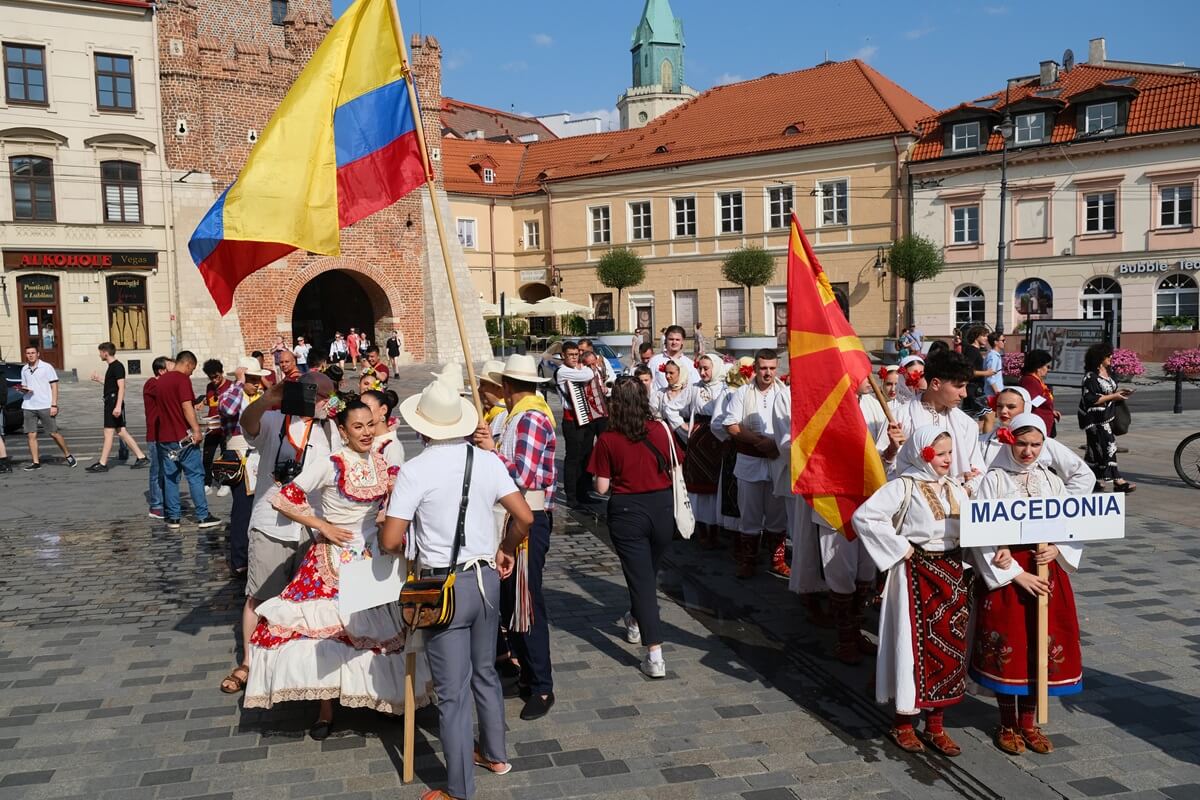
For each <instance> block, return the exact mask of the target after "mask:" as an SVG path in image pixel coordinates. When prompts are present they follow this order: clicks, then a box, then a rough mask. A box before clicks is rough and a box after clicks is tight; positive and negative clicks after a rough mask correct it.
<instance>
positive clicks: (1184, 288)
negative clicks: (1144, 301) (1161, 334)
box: [1154, 273, 1200, 328]
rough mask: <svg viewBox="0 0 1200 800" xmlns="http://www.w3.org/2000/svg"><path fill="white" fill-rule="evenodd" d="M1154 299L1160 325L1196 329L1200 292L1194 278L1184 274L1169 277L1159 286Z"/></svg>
mask: <svg viewBox="0 0 1200 800" xmlns="http://www.w3.org/2000/svg"><path fill="white" fill-rule="evenodd" d="M1154 299H1155V302H1156V304H1157V306H1158V311H1157V320H1158V323H1159V324H1160V325H1188V326H1190V327H1192V328H1194V327H1196V318H1197V317H1198V316H1200V290H1198V289H1197V288H1196V281H1195V279H1194V278H1192V277H1190V276H1188V275H1184V274H1182V273H1177V274H1175V275H1168V276H1167V277H1165V278H1163V280H1162V283H1160V284H1159V285H1158V291H1157V292H1155V293H1154Z"/></svg>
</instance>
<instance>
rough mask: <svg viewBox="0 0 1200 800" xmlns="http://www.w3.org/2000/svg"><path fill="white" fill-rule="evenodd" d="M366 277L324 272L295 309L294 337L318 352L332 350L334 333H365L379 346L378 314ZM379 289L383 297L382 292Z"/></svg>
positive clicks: (306, 288) (303, 292) (298, 299)
mask: <svg viewBox="0 0 1200 800" xmlns="http://www.w3.org/2000/svg"><path fill="white" fill-rule="evenodd" d="M369 280H370V279H369V278H366V277H364V276H362V275H359V274H356V273H352V272H349V271H348V270H340V269H336V270H330V271H329V272H323V273H321V274H320V275H318V276H317V277H315V278H313V279H312V280H311V281H309V282H308V283H306V284H305V285H304V288H303V289H301V290H300V294H299V296H297V297H296V305H295V307H294V308H293V310H292V337H293V338H295V337H297V336H303V337H304V338H305V340H306V341H308V342H309V343H311V344H312V346H313V347H314V348H316V349H317V351H318V352H321V351H324V352H328V351H329V343H330V342H331V341H333V335H334V333H336V332H338V331H340V332H341V333H342V335H346V334H349V333H350V329H351V328H354V329H356V330H358V331H360V332H362V331H365V332H366V334H367V336H368V337H369V338H370V339H371V341H372V342H373V343H375V344H378V342H375V323H376V321H377V320H378V311H377V309H376V308H375V307H374V305H373V304H372V302H371V297H370V294H369V293H368V291H367V288H366V287H364V285H363V282H364V281H369ZM373 288H375V289H376V290H377V291H378V292H379V293H380V294H382V290H379V289H378V287H373Z"/></svg>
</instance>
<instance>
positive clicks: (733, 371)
mask: <svg viewBox="0 0 1200 800" xmlns="http://www.w3.org/2000/svg"><path fill="white" fill-rule="evenodd" d="M753 378H754V359H753V358H750V357H749V356H743V357H741V358H739V359H738V361H737V363H736V364H734V365H733V366H732V367H730V369H729V371H728V372H726V373H725V382H726V383H727V384H729V385H730V386H731V387H733V388H735V389H736V388H737V387H739V386H745V385H746V384H747V383H749V382H750V381H751V380H752V379H753Z"/></svg>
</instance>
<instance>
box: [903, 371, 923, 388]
mask: <svg viewBox="0 0 1200 800" xmlns="http://www.w3.org/2000/svg"><path fill="white" fill-rule="evenodd" d="M924 379H925V373H924V372H909V373H908V374H906V375H905V376H904V383H905V384H906V385H907V386H908V388H910V389H919V388H921V381H923V380H924Z"/></svg>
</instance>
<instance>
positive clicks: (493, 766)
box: [475, 747, 512, 775]
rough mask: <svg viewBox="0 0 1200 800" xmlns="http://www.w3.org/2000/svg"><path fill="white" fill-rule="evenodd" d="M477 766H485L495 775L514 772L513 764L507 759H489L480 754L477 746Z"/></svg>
mask: <svg viewBox="0 0 1200 800" xmlns="http://www.w3.org/2000/svg"><path fill="white" fill-rule="evenodd" d="M475 766H477V767H483V768H484V769H486V770H487V771H488V772H491V773H493V774H495V775H507V774H508V773H510V772H512V764H510V763H509V762H507V761H489V760H488V759H486V758H484V757H483V756H482V755H481V754H480V752H479V748H478V747H476V748H475Z"/></svg>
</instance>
